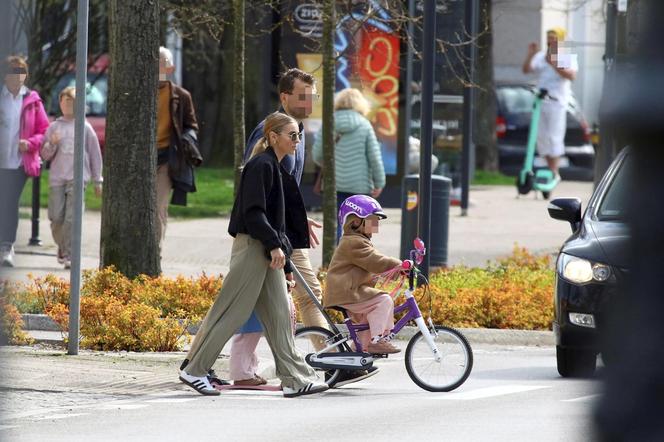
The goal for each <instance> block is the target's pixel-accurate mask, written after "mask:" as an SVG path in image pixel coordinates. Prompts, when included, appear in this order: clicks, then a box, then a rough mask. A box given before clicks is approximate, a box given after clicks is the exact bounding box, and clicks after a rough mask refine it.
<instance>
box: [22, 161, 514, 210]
mask: <svg viewBox="0 0 664 442" xmlns="http://www.w3.org/2000/svg"><path fill="white" fill-rule="evenodd" d="M48 172H49V171H48V170H44V171H43V172H42V177H41V188H40V191H41V192H40V201H41V207H48ZM514 180H515V178H514V177H509V176H506V175H502V174H500V173H498V172H486V171H483V170H478V171H476V172H475V179H474V180H473V182H472V184H473V185H508V186H513V185H514ZM196 187H197V189H198V190H197V192H196V193H193V194H189V195H188V196H187V206H186V207H182V206H173V205H170V206H168V213H169V215H170V216H173V217H180V218H206V217H215V216H221V215H227V214H229V213H230V211H231V208H232V207H233V171H232V169H231V168H216V169H212V168H202V169H197V170H196ZM31 201H32V179H29V180H28V182H27V184H26V186H25V189H23V194H22V195H21V206H22V207H30V206H31ZM85 207H86V210H101V198H97V197H95V194H94V188H93V186H88V187H87V188H86V191H85Z"/></svg>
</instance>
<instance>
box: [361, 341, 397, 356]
mask: <svg viewBox="0 0 664 442" xmlns="http://www.w3.org/2000/svg"><path fill="white" fill-rule="evenodd" d="M400 351H401V350H400V349H399V348H397V347H395V346H394V345H392V344H391V343H390V342H386V341H378V342H372V343H370V344H369V345H367V352H368V353H373V354H388V355H389V354H393V353H399V352H400Z"/></svg>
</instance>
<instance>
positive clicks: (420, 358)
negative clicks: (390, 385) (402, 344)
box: [405, 325, 473, 392]
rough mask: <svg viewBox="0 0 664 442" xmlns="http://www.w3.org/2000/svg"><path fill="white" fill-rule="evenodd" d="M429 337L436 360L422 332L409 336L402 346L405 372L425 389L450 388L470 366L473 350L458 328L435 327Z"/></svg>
mask: <svg viewBox="0 0 664 442" xmlns="http://www.w3.org/2000/svg"><path fill="white" fill-rule="evenodd" d="M436 332H437V333H438V335H437V336H432V337H433V340H434V342H435V343H436V346H437V347H438V351H439V352H440V354H441V356H442V360H441V361H440V362H436V359H435V358H434V355H433V352H432V351H431V348H429V344H427V342H426V341H425V340H424V336H422V332H421V331H420V332H417V333H416V334H415V336H413V337H412V338H411V339H410V342H409V343H408V347H407V348H406V357H405V361H406V371H408V376H410V378H411V379H412V380H413V382H415V383H416V384H417V385H418V386H420V387H422V388H424V389H425V390H428V391H436V392H441V391H452V390H454V389H455V388H457V387H458V386H459V385H461V384H463V383H464V382H465V381H466V379H467V378H468V376H469V375H470V371H471V370H472V369H473V350H472V349H471V348H470V344H469V343H468V341H467V340H466V338H465V336H463V335H462V334H461V333H460V332H459V331H457V330H454V329H453V328H449V327H443V326H440V325H437V326H436Z"/></svg>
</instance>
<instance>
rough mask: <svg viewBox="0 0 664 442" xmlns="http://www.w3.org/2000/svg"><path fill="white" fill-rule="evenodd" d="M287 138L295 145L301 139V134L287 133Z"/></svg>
mask: <svg viewBox="0 0 664 442" xmlns="http://www.w3.org/2000/svg"><path fill="white" fill-rule="evenodd" d="M288 136H289V137H290V139H291V141H292V142H294V143H296V142H298V141H300V140H301V139H302V134H301V133H300V132H295V131H293V132H289V133H288Z"/></svg>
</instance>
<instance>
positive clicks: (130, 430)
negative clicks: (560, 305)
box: [0, 341, 601, 442]
mask: <svg viewBox="0 0 664 442" xmlns="http://www.w3.org/2000/svg"><path fill="white" fill-rule="evenodd" d="M399 345H401V346H402V348H403V347H405V342H404V341H401V342H399ZM0 352H2V353H0V355H2V356H4V358H2V362H1V364H2V366H1V367H0V368H2V369H4V372H5V375H4V376H3V377H2V379H1V380H0V392H1V396H2V398H3V405H2V408H3V411H4V414H3V417H2V418H1V420H0V440H9V441H42V440H49V441H89V440H95V441H98V440H99V441H106V440H108V441H112V440H113V441H115V440H130V441H134V440H136V441H138V440H140V441H152V440H155V441H157V440H230V441H253V440H256V441H311V440H321V441H328V440H341V439H342V438H343V439H344V440H351V441H353V440H357V441H360V440H362V441H366V440H371V441H373V440H419V441H421V440H436V441H438V440H445V441H464V442H466V441H485V440H492V441H525V440H537V441H585V440H589V438H590V434H591V432H592V426H591V423H590V414H591V412H592V406H593V403H594V402H595V401H596V400H597V398H598V394H599V389H600V386H601V384H600V381H599V380H598V379H587V380H568V379H562V378H560V377H559V376H558V374H557V372H556V369H555V354H554V350H553V348H551V347H515V346H495V345H476V346H474V353H475V366H474V370H473V372H472V374H471V377H470V378H469V379H468V381H467V382H466V383H465V384H464V385H462V386H461V387H460V388H459V389H457V390H455V391H454V392H451V393H429V392H426V391H424V390H421V389H420V388H418V387H417V386H416V385H415V384H414V383H412V382H411V381H410V379H409V378H408V376H407V373H406V370H405V368H404V363H403V357H402V356H400V355H397V356H396V357H391V358H390V359H389V360H386V361H382V362H381V363H380V364H378V365H379V366H380V368H381V372H380V373H379V374H378V375H376V376H374V377H373V378H370V379H367V380H366V381H363V382H361V383H357V384H355V385H349V386H346V387H343V388H340V389H335V390H332V391H330V392H327V393H324V394H322V395H314V396H310V397H305V398H298V399H285V398H283V397H282V396H281V395H280V393H276V392H238V391H234V392H224V393H223V394H222V396H220V397H217V398H208V397H203V396H200V395H198V394H196V393H192V392H191V390H189V389H188V388H187V387H185V386H183V385H182V384H180V383H179V382H178V381H177V374H176V367H177V365H178V363H179V361H180V360H181V359H182V357H183V356H182V354H165V355H154V354H143V355H140V354H138V355H137V354H133V355H131V354H126V353H123V354H102V353H90V352H84V353H82V354H81V355H80V356H77V357H66V356H62V355H61V354H60V353H56V352H52V351H51V352H49V351H38V350H34V349H27V348H23V349H16V348H14V349H4V350H0ZM260 354H261V367H262V368H263V374H264V375H267V376H268V377H270V375H271V373H272V370H273V369H272V367H271V364H270V357H269V350H268V349H267V347H266V345H265V344H264V342H262V343H261V346H260ZM225 367H226V360H225V359H221V360H219V361H218V363H217V368H220V369H221V371H222V372H223V371H224V368H225ZM271 382H272V383H277V382H278V381H277V380H274V379H272V380H271Z"/></svg>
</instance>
